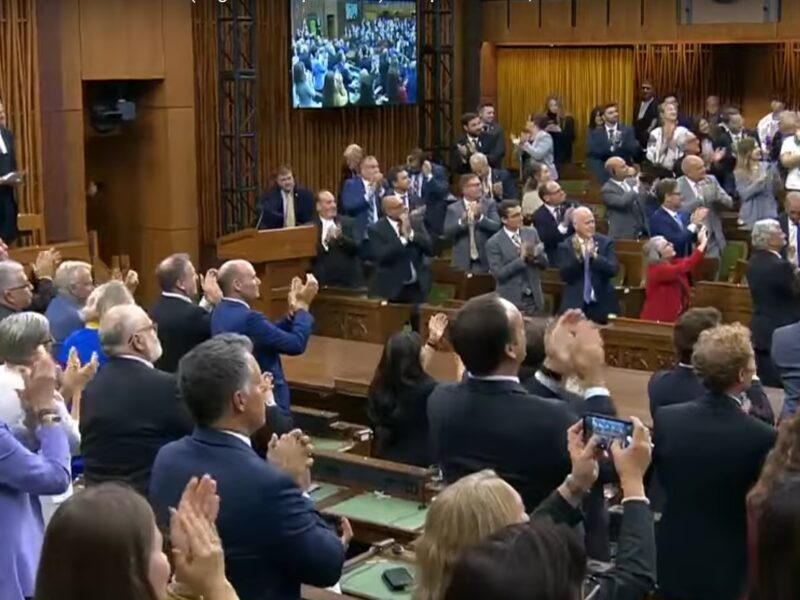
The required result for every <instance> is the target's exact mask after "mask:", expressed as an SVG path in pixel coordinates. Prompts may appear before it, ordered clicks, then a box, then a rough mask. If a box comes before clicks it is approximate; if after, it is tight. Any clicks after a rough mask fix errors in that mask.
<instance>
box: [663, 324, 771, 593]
mask: <svg viewBox="0 0 800 600" xmlns="http://www.w3.org/2000/svg"><path fill="white" fill-rule="evenodd" d="M692 365H693V366H694V368H695V370H696V372H697V375H698V376H699V377H700V379H701V381H702V382H703V384H704V385H705V387H706V390H707V391H706V393H705V395H703V396H701V397H699V398H697V399H695V400H692V401H690V402H685V403H682V404H676V405H674V406H666V407H663V408H660V409H658V410H657V411H656V413H655V415H654V416H653V417H654V418H653V429H654V431H655V439H654V465H655V472H656V474H657V475H658V478H659V481H660V483H661V485H662V486H663V488H664V493H665V494H666V504H665V508H664V512H663V514H662V517H661V520H660V521H659V523H658V527H657V530H656V534H657V545H658V579H659V587H660V593H661V595H662V597H664V598H666V599H670V600H671V599H673V598H715V599H719V600H737V599H739V598H742V597H743V596H744V594H745V591H746V589H745V588H746V583H747V581H746V579H747V513H746V498H747V494H748V492H749V491H750V488H752V486H753V484H755V482H756V481H757V480H758V476H759V473H760V472H761V466H762V465H763V463H764V459H765V458H766V456H767V453H768V452H769V451H770V449H771V448H772V447H773V446H774V444H775V438H776V433H775V429H774V428H773V427H771V426H770V425H767V424H766V423H763V422H761V421H759V420H758V419H754V418H752V417H751V416H750V415H748V414H746V413H745V411H744V410H743V407H742V400H741V395H742V393H743V392H744V391H745V390H746V389H747V388H748V387H749V386H750V382H751V379H752V377H753V375H754V374H755V372H756V365H755V356H754V354H753V347H752V343H751V340H750V333H749V331H748V330H747V328H745V327H743V326H742V325H740V324H738V323H737V324H734V325H719V326H717V327H714V328H713V329H709V330H706V331H704V332H703V333H701V334H700V337H699V339H698V340H697V343H696V344H695V347H694V352H693V354H692ZM687 532H691V543H687Z"/></svg>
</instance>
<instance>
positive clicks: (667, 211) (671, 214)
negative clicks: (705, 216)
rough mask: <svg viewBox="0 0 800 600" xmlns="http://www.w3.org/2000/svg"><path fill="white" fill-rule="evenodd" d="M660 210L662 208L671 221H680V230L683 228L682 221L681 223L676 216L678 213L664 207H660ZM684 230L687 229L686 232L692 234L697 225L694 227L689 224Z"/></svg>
mask: <svg viewBox="0 0 800 600" xmlns="http://www.w3.org/2000/svg"><path fill="white" fill-rule="evenodd" d="M661 208H662V210H664V211H666V213H667V214H668V215H669V216H670V217H672V219H673V220H674V221H680V224H681V228H683V221H681V219H680V217H679V216H678V212H677V211H674V210H672V209H671V208H667V207H666V206H662V207H661ZM686 229H687V230H689V231H691V232H692V233H694V232H695V231H697V225H695V224H694V223H689V224H688V225H687V226H686Z"/></svg>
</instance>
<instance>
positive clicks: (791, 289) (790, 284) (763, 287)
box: [747, 219, 800, 387]
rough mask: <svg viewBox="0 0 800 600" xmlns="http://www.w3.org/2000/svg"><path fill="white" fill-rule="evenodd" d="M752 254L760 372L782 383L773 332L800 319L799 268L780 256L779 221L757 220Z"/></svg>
mask: <svg viewBox="0 0 800 600" xmlns="http://www.w3.org/2000/svg"><path fill="white" fill-rule="evenodd" d="M752 245H753V254H752V256H751V257H750V262H749V263H748V265H747V283H748V286H749V288H750V296H751V297H752V299H753V318H752V320H751V321H750V330H751V331H752V333H753V347H754V348H755V352H756V365H757V367H758V376H759V378H760V379H761V381H762V382H763V383H764V385H767V386H774V387H779V386H780V376H779V375H778V373H777V371H776V369H775V366H774V364H773V362H772V359H771V358H770V350H771V348H772V334H773V332H774V331H775V329H777V328H778V327H783V326H784V325H789V324H791V323H794V322H795V321H797V320H798V319H800V279H798V271H797V268H796V267H794V266H793V265H792V264H791V263H790V262H789V261H788V260H786V259H785V258H783V257H782V256H781V250H782V249H783V247H784V246H785V245H786V235H785V234H784V233H783V231H782V230H781V226H780V224H779V223H778V221H776V220H774V219H763V220H761V221H756V222H755V224H754V225H753V231H752Z"/></svg>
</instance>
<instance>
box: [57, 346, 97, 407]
mask: <svg viewBox="0 0 800 600" xmlns="http://www.w3.org/2000/svg"><path fill="white" fill-rule="evenodd" d="M99 367H100V359H99V358H98V356H97V352H93V353H92V358H91V359H90V360H89V362H87V363H86V364H85V365H81V359H80V357H79V356H78V349H77V348H75V347H72V348H71V349H70V351H69V356H68V357H67V366H66V368H65V369H64V376H63V378H62V385H61V390H62V392H61V393H62V395H63V396H64V398H65V399H68V397H72V396H73V395H74V394H78V393H80V392H82V391H83V390H84V389H85V388H86V386H87V385H88V384H89V382H90V381H91V380H92V379H93V378H94V376H95V374H96V373H97V369H98V368H99Z"/></svg>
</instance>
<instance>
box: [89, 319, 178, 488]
mask: <svg viewBox="0 0 800 600" xmlns="http://www.w3.org/2000/svg"><path fill="white" fill-rule="evenodd" d="M100 343H101V344H102V346H103V352H104V353H105V355H106V356H107V357H108V362H107V363H106V364H105V365H104V366H103V368H102V369H100V370H99V371H98V372H97V375H95V376H94V379H92V381H90V382H89V384H88V385H87V386H86V390H84V392H83V397H82V399H81V421H80V428H81V453H82V454H83V460H84V465H85V467H84V475H85V477H86V483H87V485H94V484H99V483H103V482H105V481H120V482H124V483H127V484H128V485H130V486H132V487H133V488H134V489H135V490H136V491H138V492H139V493H141V494H144V495H145V496H146V495H147V489H148V484H149V481H150V470H151V468H152V466H153V461H154V460H155V457H156V454H157V453H158V451H159V449H160V448H161V447H162V446H164V445H165V444H168V443H169V442H172V441H174V440H177V439H180V438H182V437H183V436H184V435H188V434H190V433H191V432H192V428H193V427H194V424H193V422H192V418H191V416H190V415H189V412H188V410H187V408H186V406H185V405H184V403H183V401H182V400H181V399H180V396H179V394H178V385H177V380H176V379H175V376H174V375H171V374H169V373H164V372H163V371H159V370H158V369H156V368H155V367H154V366H153V363H154V362H156V361H157V360H158V359H159V358H160V356H161V342H160V341H159V339H158V335H157V333H156V326H155V324H154V323H153V321H151V320H150V317H148V316H147V313H146V312H145V311H144V310H142V309H141V308H140V307H138V306H136V305H135V304H126V305H121V306H115V307H114V308H112V309H110V310H109V311H108V312H107V313H106V314H105V315H104V316H103V318H102V320H101V321H100Z"/></svg>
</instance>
